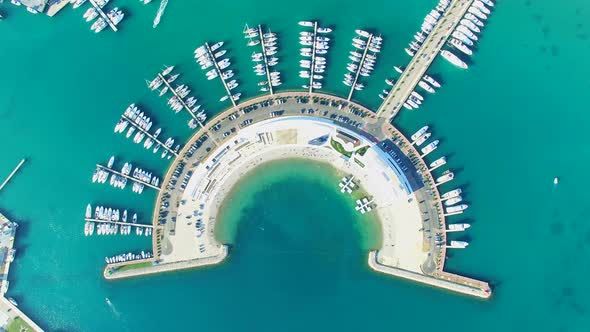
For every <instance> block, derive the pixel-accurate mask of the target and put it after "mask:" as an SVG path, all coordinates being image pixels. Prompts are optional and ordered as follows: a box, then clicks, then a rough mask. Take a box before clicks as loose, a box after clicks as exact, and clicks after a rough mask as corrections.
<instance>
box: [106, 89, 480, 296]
mask: <svg viewBox="0 0 590 332" xmlns="http://www.w3.org/2000/svg"><path fill="white" fill-rule="evenodd" d="M291 157H297V158H307V159H311V160H316V161H322V162H327V163H329V164H330V165H332V166H334V167H335V168H337V169H338V170H340V171H341V172H343V173H345V174H348V175H349V177H347V179H346V180H348V181H344V179H343V183H341V186H345V185H346V184H347V182H351V183H354V186H361V187H362V188H363V189H364V191H366V192H367V193H368V194H369V197H367V200H366V201H361V202H357V205H358V206H357V209H358V210H359V211H361V210H362V211H365V212H369V213H376V214H377V216H378V219H379V221H380V223H381V228H382V241H381V242H382V247H381V248H380V249H379V250H377V251H373V252H370V253H369V258H368V263H369V265H370V266H371V268H373V269H374V270H376V271H380V272H384V273H388V274H391V275H395V276H398V277H403V278H406V279H410V280H413V281H417V282H421V283H425V284H428V285H431V286H435V287H441V288H445V289H449V290H452V291H456V292H461V293H464V294H469V295H474V296H478V297H484V298H487V297H489V296H490V294H491V292H490V288H489V285H488V284H487V283H485V282H482V281H479V280H474V279H470V278H466V277H463V276H459V275H455V274H450V273H447V272H444V271H443V268H444V261H445V250H446V247H445V246H444V245H440V243H446V235H445V230H446V226H445V215H444V214H443V207H442V202H441V198H440V195H439V193H438V190H437V187H436V185H435V183H436V182H435V180H434V178H433V177H432V175H431V173H430V171H429V168H428V167H427V165H426V164H425V163H424V161H423V160H422V158H421V156H420V153H419V152H418V151H417V150H416V148H415V147H414V145H413V143H412V142H410V141H409V140H408V139H407V138H406V137H405V136H404V135H403V134H402V133H401V132H400V131H399V130H397V129H396V128H395V127H394V126H393V125H391V124H390V123H389V121H388V119H385V118H382V117H376V116H375V115H374V113H373V112H371V111H370V110H369V109H367V108H365V107H363V106H362V105H359V104H357V103H354V102H350V101H347V100H345V99H342V98H340V97H336V96H332V95H328V94H321V93H314V95H313V97H311V98H310V97H309V95H308V94H303V93H301V92H285V93H277V94H275V95H273V96H264V97H258V98H254V99H251V100H249V101H245V102H243V103H241V104H240V105H239V107H232V108H230V109H228V110H226V111H225V112H223V113H221V114H219V115H218V116H217V117H216V118H215V119H213V120H212V121H210V122H208V124H207V125H206V126H204V127H202V128H201V129H200V130H199V131H197V132H196V133H195V134H194V135H193V136H192V137H191V139H190V140H189V142H188V143H187V144H186V145H185V146H184V148H183V149H182V150H181V151H180V152H179V153H178V157H177V158H175V160H174V162H173V163H172V165H171V167H170V168H169V170H168V172H167V174H166V176H165V178H164V180H163V186H162V188H165V189H164V190H162V191H161V192H160V193H159V195H158V198H157V200H156V204H155V208H154V214H153V216H154V217H153V226H154V230H155V232H154V236H153V247H154V258H153V260H152V261H153V262H155V263H154V265H150V266H142V267H139V268H134V269H120V267H121V266H124V265H125V264H124V263H123V264H121V263H115V264H108V265H107V267H106V268H105V273H104V275H105V278H107V279H118V278H126V277H131V276H136V275H144V274H153V273H159V272H165V271H174V270H179V269H186V268H193V267H198V266H205V265H214V264H219V263H221V262H222V261H223V260H224V259H225V258H226V257H227V255H228V248H227V246H225V245H224V244H222V243H219V242H218V241H217V240H216V239H215V237H214V235H213V234H214V232H213V230H214V227H215V223H216V216H217V212H218V209H219V206H220V204H221V203H222V201H223V199H224V197H225V195H226V194H227V193H228V192H229V191H230V190H231V188H232V187H233V186H234V185H235V184H236V183H237V182H238V180H239V179H240V177H241V176H243V175H244V174H245V173H247V172H248V171H250V170H251V169H253V168H255V167H257V166H258V165H260V164H261V163H264V162H268V161H272V160H277V159H283V158H291ZM334 185H335V186H336V185H337V184H334ZM349 187H351V186H350V185H349V186H346V187H344V188H343V189H344V190H345V191H346V189H347V188H349ZM430 234H437V235H438V237H435V236H430Z"/></svg>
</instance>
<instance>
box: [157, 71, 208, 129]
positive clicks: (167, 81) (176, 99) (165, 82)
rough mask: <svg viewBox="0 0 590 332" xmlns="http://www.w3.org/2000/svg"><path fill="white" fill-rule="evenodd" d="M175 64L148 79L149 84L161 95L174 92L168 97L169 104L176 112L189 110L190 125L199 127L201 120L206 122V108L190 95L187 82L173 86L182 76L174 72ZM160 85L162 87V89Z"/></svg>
mask: <svg viewBox="0 0 590 332" xmlns="http://www.w3.org/2000/svg"><path fill="white" fill-rule="evenodd" d="M172 70H174V66H166V67H165V68H164V69H163V70H162V72H160V73H159V74H158V76H156V77H155V78H154V79H153V80H151V81H148V80H146V83H147V86H148V88H149V89H150V90H152V91H156V90H158V89H159V90H158V95H159V96H160V97H162V96H164V95H165V94H166V93H167V92H172V97H170V98H169V99H168V106H169V107H170V109H172V110H173V111H174V112H175V113H179V112H180V111H181V110H182V109H185V110H187V111H189V112H190V113H191V114H192V115H191V116H192V117H193V118H192V119H190V120H189V121H188V126H189V128H191V129H195V128H197V126H198V124H199V122H201V123H202V122H205V120H206V119H207V114H206V113H205V110H204V109H201V105H200V104H199V105H196V104H197V101H198V99H197V98H196V97H194V96H190V95H189V94H190V92H191V90H190V88H189V87H188V86H187V85H186V84H180V85H176V87H175V88H172V83H174V81H176V79H177V78H178V77H179V76H180V74H178V73H176V74H173V73H172ZM160 87H162V88H161V89H160Z"/></svg>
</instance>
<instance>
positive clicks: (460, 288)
mask: <svg viewBox="0 0 590 332" xmlns="http://www.w3.org/2000/svg"><path fill="white" fill-rule="evenodd" d="M368 263H369V266H370V267H371V268H372V269H373V270H375V271H378V272H381V273H385V274H389V275H392V276H396V277H400V278H404V279H408V280H412V281H415V282H418V283H421V284H425V285H429V286H433V287H437V288H444V289H447V290H450V291H452V292H456V293H461V294H465V295H469V296H474V297H479V298H482V299H487V298H489V297H490V296H491V295H492V291H491V289H490V286H489V285H488V284H487V283H486V282H483V281H479V280H474V279H470V278H465V277H461V276H457V277H461V278H462V279H461V278H457V279H455V278H453V277H454V276H455V275H453V274H450V273H446V272H444V277H445V279H441V277H443V276H440V277H435V276H429V275H426V274H421V273H416V272H412V271H408V270H404V269H400V268H396V267H391V266H387V265H382V264H380V263H379V261H378V252H377V251H371V252H369V259H368Z"/></svg>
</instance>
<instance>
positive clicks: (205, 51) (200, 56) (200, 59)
mask: <svg viewBox="0 0 590 332" xmlns="http://www.w3.org/2000/svg"><path fill="white" fill-rule="evenodd" d="M223 44H224V43H223V42H222V41H221V42H217V43H215V44H213V45H211V46H209V44H207V43H205V44H204V45H201V46H199V47H197V48H196V49H195V61H196V62H197V64H198V65H199V66H200V67H201V69H202V70H207V72H206V73H205V76H207V79H208V80H212V79H214V78H217V77H219V78H221V81H222V82H223V85H224V86H225V88H226V91H227V95H225V96H223V97H221V98H220V99H219V101H221V102H223V101H226V100H228V99H230V98H231V100H232V103H235V102H236V101H238V100H239V99H240V97H241V95H242V94H241V93H239V92H238V93H235V92H232V90H234V89H235V88H237V87H238V86H239V83H238V81H237V80H235V79H232V80H230V79H231V78H232V77H233V76H234V73H233V71H232V70H229V69H228V70H226V69H227V68H228V67H229V66H230V65H231V62H230V60H229V58H223V56H224V55H225V54H226V53H227V50H223V49H221V47H222V46H223ZM228 80H229V81H228Z"/></svg>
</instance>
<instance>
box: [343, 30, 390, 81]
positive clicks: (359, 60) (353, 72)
mask: <svg viewBox="0 0 590 332" xmlns="http://www.w3.org/2000/svg"><path fill="white" fill-rule="evenodd" d="M355 33H356V36H355V37H353V38H352V46H353V48H354V49H353V50H352V51H350V54H349V56H348V59H350V61H351V62H349V63H348V64H347V65H346V70H347V71H348V72H347V73H345V74H344V80H343V81H342V83H344V85H346V86H349V87H350V88H351V91H353V90H358V91H360V90H363V89H364V87H365V86H364V84H363V83H360V82H359V80H358V79H359V76H363V77H369V76H370V75H371V73H372V72H373V69H374V67H375V62H376V61H377V54H378V53H379V52H381V44H382V42H383V38H381V36H375V35H373V34H371V33H369V32H367V31H364V30H361V29H357V30H356V31H355Z"/></svg>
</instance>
